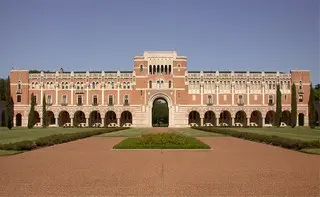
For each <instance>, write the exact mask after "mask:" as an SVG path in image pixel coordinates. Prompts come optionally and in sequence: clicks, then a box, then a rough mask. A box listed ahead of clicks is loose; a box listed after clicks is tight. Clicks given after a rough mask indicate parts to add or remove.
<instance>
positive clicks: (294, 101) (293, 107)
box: [291, 83, 297, 128]
mask: <svg viewBox="0 0 320 197" xmlns="http://www.w3.org/2000/svg"><path fill="white" fill-rule="evenodd" d="M296 124H297V91H296V85H295V84H294V83H293V84H292V86H291V127H292V128H294V127H295V126H296Z"/></svg>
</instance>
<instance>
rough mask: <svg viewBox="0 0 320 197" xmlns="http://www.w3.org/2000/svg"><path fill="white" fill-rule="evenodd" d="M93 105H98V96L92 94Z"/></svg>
mask: <svg viewBox="0 0 320 197" xmlns="http://www.w3.org/2000/svg"><path fill="white" fill-rule="evenodd" d="M92 104H93V105H98V96H97V95H93V103H92Z"/></svg>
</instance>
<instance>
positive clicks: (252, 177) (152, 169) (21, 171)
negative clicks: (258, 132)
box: [0, 137, 320, 197]
mask: <svg viewBox="0 0 320 197" xmlns="http://www.w3.org/2000/svg"><path fill="white" fill-rule="evenodd" d="M122 139H124V138H102V137H99V138H98V137H92V138H87V139H84V140H78V141H75V142H71V143H66V144H61V145H57V146H53V147H48V148H43V149H39V150H34V151H31V152H27V153H23V154H19V155H13V156H8V157H0V196H33V197H34V196H246V197H247V196H290V197H291V196H299V197H301V196H320V188H319V185H320V178H319V175H320V169H319V166H320V156H317V155H308V154H304V153H299V152H294V151H290V150H286V149H281V148H278V147H273V146H269V145H264V144H259V143H254V142H249V141H244V140H240V139H236V138H229V137H219V138H211V137H206V138H200V139H201V140H203V141H204V142H205V143H207V144H209V145H210V146H211V147H212V150H199V151H197V150H162V151H161V150H111V148H112V146H113V145H114V144H116V143H118V142H120V141H121V140H122Z"/></svg>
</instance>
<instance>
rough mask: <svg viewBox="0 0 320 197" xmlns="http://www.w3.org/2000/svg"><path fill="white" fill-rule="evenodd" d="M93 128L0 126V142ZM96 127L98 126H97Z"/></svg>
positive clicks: (4, 142)
mask: <svg viewBox="0 0 320 197" xmlns="http://www.w3.org/2000/svg"><path fill="white" fill-rule="evenodd" d="M94 129H95V128H61V127H59V128H45V129H44V128H33V129H28V128H13V129H11V130H9V129H8V128H6V127H0V144H7V143H10V142H19V141H23V140H36V139H38V138H41V137H46V136H49V135H53V134H65V133H76V132H82V131H92V130H94ZM97 129H98V128H97Z"/></svg>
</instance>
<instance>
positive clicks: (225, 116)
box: [219, 111, 232, 126]
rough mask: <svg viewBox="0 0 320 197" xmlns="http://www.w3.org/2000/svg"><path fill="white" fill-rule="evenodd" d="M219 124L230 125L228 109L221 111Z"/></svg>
mask: <svg viewBox="0 0 320 197" xmlns="http://www.w3.org/2000/svg"><path fill="white" fill-rule="evenodd" d="M219 124H220V126H231V124H232V119H231V114H230V112H229V111H222V112H221V113H220V118H219Z"/></svg>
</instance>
